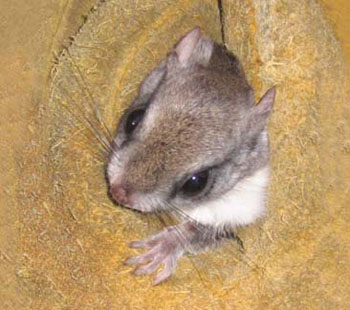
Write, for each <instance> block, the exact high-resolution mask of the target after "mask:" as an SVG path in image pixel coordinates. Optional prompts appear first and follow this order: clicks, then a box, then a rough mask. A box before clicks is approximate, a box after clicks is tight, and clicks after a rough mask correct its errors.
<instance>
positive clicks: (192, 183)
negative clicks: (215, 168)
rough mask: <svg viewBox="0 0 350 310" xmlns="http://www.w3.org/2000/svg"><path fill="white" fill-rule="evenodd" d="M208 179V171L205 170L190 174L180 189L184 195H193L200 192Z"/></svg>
mask: <svg viewBox="0 0 350 310" xmlns="http://www.w3.org/2000/svg"><path fill="white" fill-rule="evenodd" d="M208 179H209V171H208V170H205V171H202V172H198V173H195V174H193V175H191V176H190V177H189V178H188V179H187V181H186V182H185V184H184V185H183V186H182V188H181V191H182V192H183V194H185V195H186V196H195V195H198V194H199V193H201V192H202V191H203V190H204V188H205V187H206V185H207V183H208Z"/></svg>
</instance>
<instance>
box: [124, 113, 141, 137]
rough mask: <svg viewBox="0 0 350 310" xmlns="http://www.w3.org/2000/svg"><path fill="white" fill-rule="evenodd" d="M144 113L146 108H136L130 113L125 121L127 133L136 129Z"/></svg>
mask: <svg viewBox="0 0 350 310" xmlns="http://www.w3.org/2000/svg"><path fill="white" fill-rule="evenodd" d="M144 114H145V110H135V111H133V112H131V113H130V114H129V116H128V118H127V119H126V123H125V132H126V134H127V135H130V134H132V132H133V131H134V130H135V129H136V127H137V126H138V125H139V124H140V122H141V121H142V118H143V115H144Z"/></svg>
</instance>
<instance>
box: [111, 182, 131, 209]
mask: <svg viewBox="0 0 350 310" xmlns="http://www.w3.org/2000/svg"><path fill="white" fill-rule="evenodd" d="M111 194H112V197H113V199H114V200H115V201H116V202H118V203H120V204H122V205H128V204H129V203H130V200H129V197H128V192H127V190H126V189H125V187H123V185H121V184H116V185H112V186H111Z"/></svg>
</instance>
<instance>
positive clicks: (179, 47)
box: [175, 27, 202, 66]
mask: <svg viewBox="0 0 350 310" xmlns="http://www.w3.org/2000/svg"><path fill="white" fill-rule="evenodd" d="M201 37H202V33H201V29H200V28H199V27H195V28H193V29H192V30H191V31H190V32H188V33H187V34H186V35H185V36H184V37H183V38H182V39H181V40H180V41H179V42H178V43H177V44H176V46H175V52H176V55H177V57H178V60H179V62H180V63H181V64H182V65H183V66H186V64H187V61H188V60H189V58H190V57H191V55H192V53H193V51H194V49H195V47H196V46H197V44H198V42H199V40H200V38H201Z"/></svg>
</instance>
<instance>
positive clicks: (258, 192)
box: [186, 166, 269, 227]
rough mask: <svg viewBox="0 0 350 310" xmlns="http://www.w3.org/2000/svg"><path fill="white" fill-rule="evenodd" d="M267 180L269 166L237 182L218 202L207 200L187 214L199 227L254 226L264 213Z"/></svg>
mask: <svg viewBox="0 0 350 310" xmlns="http://www.w3.org/2000/svg"><path fill="white" fill-rule="evenodd" d="M268 181H269V167H268V166H266V167H264V168H262V169H260V170H258V171H257V172H255V173H254V174H253V175H252V176H250V177H248V178H245V179H244V180H242V181H240V182H238V183H237V184H236V186H235V187H234V188H233V189H231V190H230V191H228V192H227V193H225V194H224V195H223V196H222V197H221V198H220V199H217V200H214V201H209V202H207V203H205V204H202V205H201V206H200V207H198V208H195V209H193V210H189V211H186V213H187V214H188V215H189V216H190V217H191V218H193V219H194V220H196V221H198V222H199V223H201V224H204V225H212V226H217V227H218V226H224V225H229V226H240V225H247V224H250V223H253V222H254V221H255V220H256V219H258V218H259V217H260V216H262V215H263V213H264V211H265V198H266V188H267V185H268Z"/></svg>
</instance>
